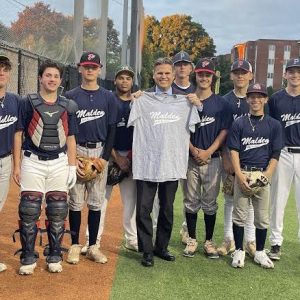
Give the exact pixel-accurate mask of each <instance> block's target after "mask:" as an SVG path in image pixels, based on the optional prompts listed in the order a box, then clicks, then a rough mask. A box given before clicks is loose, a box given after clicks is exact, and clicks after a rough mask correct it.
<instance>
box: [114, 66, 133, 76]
mask: <svg viewBox="0 0 300 300" xmlns="http://www.w3.org/2000/svg"><path fill="white" fill-rule="evenodd" d="M121 73H127V74H129V76H130V77H132V78H133V77H134V71H133V69H132V68H131V67H129V66H121V67H120V68H118V70H117V72H116V74H115V78H117V76H118V75H119V74H121Z"/></svg>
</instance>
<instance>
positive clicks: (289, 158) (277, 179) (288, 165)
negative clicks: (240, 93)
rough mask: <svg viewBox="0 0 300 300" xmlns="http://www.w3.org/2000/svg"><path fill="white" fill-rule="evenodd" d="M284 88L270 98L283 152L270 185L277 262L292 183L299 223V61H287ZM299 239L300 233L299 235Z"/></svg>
mask: <svg viewBox="0 0 300 300" xmlns="http://www.w3.org/2000/svg"><path fill="white" fill-rule="evenodd" d="M284 78H285V79H286V81H287V87H286V88H285V89H282V90H280V91H278V92H276V93H275V94H273V95H272V96H271V98H270V101H269V109H270V115H271V116H272V117H273V118H275V119H277V120H278V121H280V123H281V125H282V132H283V143H284V148H283V150H282V151H281V155H280V159H279V162H278V166H277V169H276V170H275V173H274V176H273V179H272V184H271V213H270V218H271V219H270V244H271V251H270V252H269V256H270V258H271V259H273V260H279V259H280V255H281V245H282V242H283V236H282V230H283V218H284V210H285V206H286V203H287V199H288V196H289V192H290V189H291V185H292V183H294V186H295V198H296V204H297V205H296V206H297V211H298V221H299V223H300V181H299V172H300V106H299V103H300V102H299V99H300V59H299V58H293V59H290V60H289V61H288V62H287V64H286V68H285V73H284ZM298 237H299V238H300V229H299V232H298Z"/></svg>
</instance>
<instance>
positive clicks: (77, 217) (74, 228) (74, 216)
mask: <svg viewBox="0 0 300 300" xmlns="http://www.w3.org/2000/svg"><path fill="white" fill-rule="evenodd" d="M69 223H70V231H71V233H72V234H71V239H72V245H74V244H79V231H80V223H81V211H74V210H69Z"/></svg>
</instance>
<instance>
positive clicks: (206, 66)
mask: <svg viewBox="0 0 300 300" xmlns="http://www.w3.org/2000/svg"><path fill="white" fill-rule="evenodd" d="M199 72H208V73H211V74H214V75H216V72H215V64H214V62H213V61H212V60H211V59H208V58H201V59H199V61H198V62H197V64H196V67H195V73H199Z"/></svg>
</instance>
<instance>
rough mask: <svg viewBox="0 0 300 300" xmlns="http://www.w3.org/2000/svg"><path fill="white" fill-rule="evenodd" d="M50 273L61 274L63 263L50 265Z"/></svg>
mask: <svg viewBox="0 0 300 300" xmlns="http://www.w3.org/2000/svg"><path fill="white" fill-rule="evenodd" d="M48 271H49V272H50V273H60V272H61V271H62V265H61V261H60V262H57V263H49V264H48Z"/></svg>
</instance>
